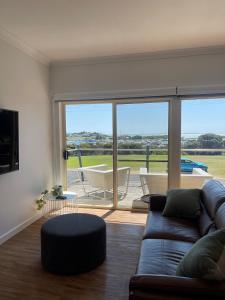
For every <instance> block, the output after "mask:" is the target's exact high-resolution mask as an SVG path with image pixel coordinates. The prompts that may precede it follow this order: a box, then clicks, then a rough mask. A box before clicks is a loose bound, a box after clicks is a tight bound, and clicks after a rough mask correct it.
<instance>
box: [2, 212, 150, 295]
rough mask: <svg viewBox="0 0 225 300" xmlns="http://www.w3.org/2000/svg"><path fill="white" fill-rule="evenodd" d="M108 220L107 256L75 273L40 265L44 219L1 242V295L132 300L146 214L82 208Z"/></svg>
mask: <svg viewBox="0 0 225 300" xmlns="http://www.w3.org/2000/svg"><path fill="white" fill-rule="evenodd" d="M79 212H86V213H93V214H96V215H99V216H102V217H103V218H104V219H105V221H106V222H107V259H106V261H105V262H104V264H102V265H101V266H100V267H98V268H97V269H95V270H94V271H91V272H89V273H85V274H81V275H77V276H57V275H53V274H50V273H47V272H45V271H44V270H43V269H42V267H41V263H40V227H41V224H42V223H43V222H44V221H46V219H44V218H42V219H40V220H39V221H37V222H35V223H34V224H32V225H30V226H29V227H27V228H26V229H25V230H23V231H22V232H20V233H19V234H17V235H16V236H15V237H13V238H12V239H10V240H8V241H7V242H6V243H4V244H3V245H1V246H0V299H1V300H8V299H10V300H11V299H16V300H20V299H30V300H33V299H37V300H71V299H74V300H75V299H76V300H83V299H91V300H95V299H96V300H103V299H105V300H106V299H107V300H111V299H113V300H120V299H128V285H129V278H130V276H131V275H132V274H133V273H134V272H135V268H136V264H137V259H138V254H139V249H140V242H141V238H142V234H143V230H144V224H145V221H146V214H142V213H131V212H128V211H110V210H100V209H79Z"/></svg>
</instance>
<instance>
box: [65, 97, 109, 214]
mask: <svg viewBox="0 0 225 300" xmlns="http://www.w3.org/2000/svg"><path fill="white" fill-rule="evenodd" d="M65 123H66V152H65V156H66V157H65V158H66V159H67V160H66V169H67V170H66V176H67V189H68V190H70V191H73V192H76V193H77V196H78V204H79V205H80V206H87V207H89V206H90V207H93V206H94V207H106V208H111V207H112V206H113V167H112V166H113V159H112V148H113V147H112V145H113V140H112V104H110V103H109V104H69V105H65Z"/></svg>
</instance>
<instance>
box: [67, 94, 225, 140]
mask: <svg viewBox="0 0 225 300" xmlns="http://www.w3.org/2000/svg"><path fill="white" fill-rule="evenodd" d="M117 117H118V118H117V120H118V121H117V128H118V134H119V135H120V134H143V135H147V134H167V130H168V104H167V103H165V102H164V103H139V104H125V105H122V104H121V105H118V108H117ZM66 126H67V133H71V132H80V131H90V132H93V131H96V132H100V133H106V134H111V133H112V105H111V104H78V105H67V106H66ZM208 132H213V133H217V134H220V133H223V134H224V133H225V99H219V100H212V99H211V100H210V99H208V100H185V101H182V133H189V134H194V133H196V134H202V133H208Z"/></svg>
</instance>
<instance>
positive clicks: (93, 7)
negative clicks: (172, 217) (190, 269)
mask: <svg viewBox="0 0 225 300" xmlns="http://www.w3.org/2000/svg"><path fill="white" fill-rule="evenodd" d="M224 11H225V1H224V0H216V1H210V0H204V1H201V0H197V1H178V0H168V1H167V0H164V1H163V0H160V1H156V0H151V1H145V0H141V1H128V0H124V1H101V0H96V1H78V0H72V1H67V0H47V1H34V0H29V1H27V0H21V1H16V0H10V1H9V0H0V66H1V68H0V79H1V80H0V112H1V115H4V114H6V115H7V114H9V113H14V114H16V115H17V117H18V120H17V122H16V123H14V126H16V127H15V128H16V132H17V138H16V139H15V140H14V142H15V141H16V149H17V150H16V151H15V149H14V152H13V151H12V152H13V153H14V157H13V158H12V156H11V158H10V163H9V165H8V167H5V166H6V165H7V164H6V163H5V162H3V161H2V162H1V168H0V171H1V175H0V190H1V210H0V244H1V246H0V258H1V259H0V261H1V268H0V278H1V280H0V299H16V298H17V299H128V297H130V299H168V297H169V296H168V294H171V296H170V298H171V299H181V298H182V297H181V294H182V293H184V292H186V291H187V290H189V291H191V290H193V293H192V294H190V295H187V297H186V298H187V299H192V298H194V297H197V296H198V297H199V299H207V297H209V299H212V298H213V297H214V298H215V297H217V298H218V299H220V298H221V299H223V296H221V295H222V293H224V292H223V291H225V288H224V283H221V282H215V281H209V282H208V281H206V282H205V281H204V279H199V280H200V281H202V282H200V285H198V284H197V282H196V280H193V281H191V280H189V281H188V279H190V278H188V276H187V277H182V276H180V277H178V276H175V274H176V270H175V269H174V268H175V267H174V266H177V264H178V263H179V261H178V260H181V257H180V256H178V257H176V258H175V259H174V258H172V259H171V261H173V259H174V260H175V261H176V263H175V264H174V266H173V267H172V269H169V271H168V270H166V271H165V272H166V273H160V272H162V271H160V270H159V269H157V270H155V271H154V272H155V273H154V272H152V274H153V273H154V274H156V275H157V276H155V277H154V278H153V277H151V280H150V281H148V278H147V279H146V277H148V276H149V273H150V274H151V271H149V270H151V268H153V267H152V266H151V264H150V266H149V269H148V270H147V271H146V270H144V272H146V274H148V276H147V275H146V276H145V277H144V279H143V278H142V279H141V280H143V281H144V282H143V281H139V278H137V277H138V272H139V271H140V260H141V259H143V260H144V258H145V253H143V251H145V250H144V248H143V247H147V249H150V250H149V252H152V253H153V254H154V253H155V252H157V251H158V252H160V251H159V245H158V244H157V245H156V244H154V246H148V245H147V246H145V245H144V244H148V243H150V242H149V241H145V240H146V238H144V242H143V241H142V240H143V236H144V234H146V230H147V231H148V228H149V227H150V228H151V230H150V231H151V232H150V235H148V237H147V240H148V239H149V236H150V240H151V239H152V234H153V239H158V240H163V241H164V238H165V240H166V241H167V242H168V241H171V240H174V239H175V240H176V241H177V240H180V239H181V241H182V242H183V243H188V245H187V244H185V246H184V248H185V247H186V248H185V249H186V250H185V251H186V252H188V251H189V250H190V247H192V244H193V243H195V242H196V241H197V240H199V241H200V240H201V239H200V237H201V236H202V235H205V233H206V232H207V233H208V232H209V231H210V230H209V228H211V226H212V224H213V225H215V228H216V229H221V228H223V227H224V223H223V222H224V221H223V220H224V212H223V199H224V197H225V196H224V191H223V186H224V182H225V161H224V157H225V156H224V153H225V125H224V111H225V96H224V95H225V84H224V82H225V44H224V40H225V30H224V28H225V18H224V14H225V13H224ZM2 120H5V119H2ZM4 122H5V121H1V119H0V124H1V127H2V128H3V127H5V128H7V129H9V128H10V126H11V125H7V126H6V125H5V124H6V123H4ZM7 124H8V123H7ZM15 124H16V125H15ZM3 125H4V126H3ZM3 131H4V130H3V129H1V128H0V134H1V136H0V143H1V147H0V150H1V151H3V150H2V149H3V148H4V147H3V142H5V140H4V134H5V133H4V132H3ZM14 138H15V135H14ZM14 146H15V143H14ZM4 149H5V148H4ZM0 154H1V153H0ZM12 162H14V165H13V163H12ZM190 163H192V164H194V165H192V167H191V170H190V169H188V166H189V165H190ZM182 164H184V165H182ZM7 168H9V169H7ZM9 171H13V172H9ZM208 182H209V184H210V186H208V185H207V184H208ZM210 182H211V183H210ZM215 182H216V183H215ZM214 185H216V186H217V185H219V188H218V189H219V191H218V190H217V188H215V186H214ZM59 186H62V190H63V191H62V190H61V192H62V193H63V192H64V194H65V191H69V193H70V195H72V196H71V197H72V201H71V202H74V203H70V206H68V205H67V207H66V208H65V207H63V206H62V203H64V202H66V201H65V199H61V200H62V201H61V202H60V201H59V202H60V204H59V205H58V204H57V205H58V206H57V205H56V207H57V209H55V210H54V213H53V215H52V214H51V209H52V208H51V207H50V205H49V203H53V202H54V205H55V204H56V201H55V200H56V199H55V198H54V195H52V192H51V190H52V188H58V187H59ZM203 186H204V187H203ZM202 187H203V188H202ZM178 188H181V189H186V190H190V189H191V190H193V189H195V190H196V189H197V190H201V191H202V192H201V193H203V194H204V197H203V196H202V194H201V197H203V198H204V201H205V202H204V205H203V204H202V202H201V216H203V217H205V216H206V215H207V216H208V219H207V220H208V221H206V223H207V224H208V225H209V226H208V225H207V226H206V227H207V228H205V227H204V226H203V225H201V226H203V227H204V230H203V229H198V234H197V233H196V232H197V231H196V226H197V225H196V220H195V221H193V222H191V221H190V220H188V221H186V220H185V222H184V223H185V224H186V225H183V226H184V227H185V226H186V227H185V228H186V229H187V227H188V229H187V230H188V233H187V231H185V230H184V231H182V230H181V227H180V226H181V225H180V223H179V224H178V223H176V224H175V223H174V224H175V225H174V226H175V227H176V228H177V231H179V230H180V231H181V235H183V237H184V236H186V237H187V236H188V237H187V239H186V240H184V238H183V237H180V236H179V238H178V237H177V236H176V238H174V236H173V237H171V235H170V234H169V238H168V232H167V233H165V232H164V229H163V230H162V228H160V234H159V235H157V234H158V233H156V230H155V227H154V226H157V224H158V226H159V227H160V226H161V225H162V223H161V222H163V221H162V219H161V218H162V216H161V212H160V211H162V210H163V209H164V206H163V203H164V202H163V201H165V195H166V194H167V190H168V189H178ZM45 190H48V191H49V192H48V193H47V194H48V195H47V194H46V195H45V194H42V193H44V191H45ZM211 190H213V192H212V193H213V195H212V196H211ZM217 192H218V194H219V196H218V197H217ZM149 194H162V196H161V198H160V197H159V198H157V200H155V199H156V198H154V197H149V196H148V195H149ZM65 195H66V194H65ZM65 195H64V196H65ZM209 195H210V196H209ZM42 196H43V197H42ZM47 196H48V197H49V198H47ZM59 196H60V195H59ZM61 196H62V195H61ZM65 197H69V196H68V195H67V196H65ZM199 197H200V196H199ZM184 198H185V197H184ZM195 198H196V197H195ZM203 198H202V199H203ZM209 198H210V199H209ZM214 198H216V199H217V200H215V201H218V202H216V203H214V202H213V201H214V200H213V199H214ZM37 200H38V201H39V202H37ZM58 200H60V198H59V199H58ZM63 201H64V202H63ZM157 201H158V205H159V206H157V204H155V202H157ZM201 201H203V200H201ZM211 201H212V204H210V203H211ZM57 203H58V202H57ZM164 205H165V203H164ZM202 205H203V206H204V209H203V208H202V207H203V206H202ZM149 206H150V209H151V210H152V211H151V212H150V214H149V212H148V210H149ZM183 206H184V205H183ZM154 209H155V212H154ZM203 210H204V214H203ZM205 210H206V211H207V214H205ZM68 212H69V213H73V214H76V215H77V214H78V215H79V214H88V215H96V216H98V217H100V218H101V220H104V222H105V223H104V224H106V228H105V227H104V228H105V229H104V230H106V241H105V242H106V245H105V247H106V248H104V249H105V251H106V253H102V256H103V257H104V261H103V262H101V264H100V263H99V264H100V265H99V266H98V267H96V268H95V269H93V270H91V271H89V272H84V273H83V272H81V274H75V273H76V271H75V273H74V274H72V275H68V276H66V275H63V276H62V275H59V274H55V273H54V272H49V271H48V270H46V268H45V267H44V268H43V266H42V263H43V262H42V261H41V255H43V253H45V251H46V249H48V247H47V248H46V246H43V247H44V250H43V249H42V248H41V240H40V236H41V235H40V230H41V228H42V226H44V224H45V223H46V222H48V220H49V221H51V220H54V217H55V214H56V215H57V214H58V215H59V217H63V216H64V215H65V216H66V215H67V214H68ZM159 212H160V213H159ZM159 214H160V216H159ZM148 215H149V217H148ZM151 216H152V218H151ZM203 217H202V218H203ZM198 218H199V216H198ZM206 218H207V217H206ZM147 219H148V221H147ZM165 219H166V218H165ZM200 219H201V218H199V220H200ZM163 220H164V219H163ZM146 221H147V223H146ZM96 222H97V221H96ZM165 222H166V223H165V224H164V226H165V227H166V228H172V229H171V230H172V231H174V232H176V228H174V227H173V226H172V225H171V224H170V223H169V221H165ZM199 222H201V221H199ZM202 222H203V223H204V221H202ZM102 224H103V223H102ZM204 224H205V223H204ZM57 226H58V225H57ZM57 226H56V227H57ZM59 226H60V225H59ZM99 226H100V225H99ZM102 226H103V225H102ZM199 226H200V225H199ZM201 226H200V227H201ZM56 227H55V228H56ZM68 227H70V226H68ZM200 227H199V228H200ZM203 227H202V228H203ZM84 228H85V226H84ZM190 228H192V229H190ZM102 230H103V228H102ZM154 230H155V231H154ZM157 230H158V229H157ZM191 230H192V231H191ZM201 230H202V231H201ZM221 230H222V229H221ZM144 231H145V233H144ZM153 231H154V232H153ZM162 231H163V234H162ZM157 232H158V231H157ZM200 232H201V233H200ZM202 232H204V234H203V233H202ZM222 232H223V231H222ZM89 233H90V232H89ZM43 234H44V236H45V234H46V231H44V233H43ZM99 234H100V233H99ZM190 235H191V236H192V238H190ZM193 235H194V237H193ZM165 236H166V237H165ZM76 238H78V237H77V236H76ZM102 238H103V237H102ZM57 242H58V241H57ZM158 242H159V241H158ZM167 242H165V243H167ZM64 243H65V241H64ZM64 243H59V245H58V246H57V247H58V249H59V252H60V257H59V260H60V259H62V260H64V259H65V257H63V253H64V252H63V249H61V248H60V247H61V245H65V244H66V243H65V244H64ZM78 244H79V245H80V244H82V242H80V243H77V244H76V243H75V245H78ZM96 244H97V242H96ZM142 246H143V247H142ZM148 247H150V248H148ZM166 247H167V248H168V249H169V247H170V246H169V245H167V246H166ZM174 247H175V246H174ZM179 247H180V246H179ZM87 248H88V247H87ZM100 248H101V250H102V249H103V247H102V246H101V247H100ZM181 248H182V247H181ZM60 249H61V250H60ZM67 249H69V247H68V248H67ZM90 249H91V247H90ZM97 250H98V249H97ZM97 250H96V251H97ZM74 251H75V250H74ZM77 251H78V250H77ZM182 251H183V250H182ZM90 252H91V251H90ZM147 252H148V251H147ZM73 253H74V255H72V257H71V260H70V262H71V266H73V264H72V261H73V259H77V260H79V255H82V254H83V255H84V253H82V251H80V252H79V253H76V251H75V252H73ZM182 253H183V252H182ZM92 255H93V253H92ZM160 255H162V253H161V254H160ZM182 255H183V256H184V253H183V254H182ZM89 256H90V257H91V253H90V255H89V254H88V257H89ZM97 256H98V255H97V254H96V255H95V256H94V257H97ZM165 256H166V255H165ZM146 259H147V262H145V263H146V265H149V263H148V258H146ZM59 260H58V261H59ZM80 260H81V259H80ZM85 261H86V260H85ZM87 261H88V260H87ZM155 261H156V262H157V258H156V257H155ZM171 261H169V262H170V263H171ZM169 262H168V264H169ZM47 264H48V262H47ZM138 264H139V265H138ZM165 264H166V263H165ZM171 264H172V263H171ZM137 266H139V267H138V268H139V269H138V268H137ZM138 270H139V271H138ZM77 273H79V272H77ZM171 273H172V274H173V276H169V275H171ZM135 274H136V275H137V277H135ZM159 274H162V275H165V274H166V275H168V276H167V277H166V276H165V277H164V278H159V277H160V275H159ZM168 277H169V278H168ZM184 278H185V279H186V280H185V283H184V281H182V280H181V279H184ZM133 279H134V280H133ZM135 279H137V282H136V281H135ZM172 279H174V281H173V282H172ZM191 279H193V278H191ZM157 280H159V282H158V281H157ZM160 280H161V281H160ZM166 280H171V281H170V282H169V283H170V284H171V289H170V288H169V287H168V286H167V288H166V287H165V286H166ZM134 281H135V282H134ZM169 283H168V284H169ZM132 284H133V285H132ZM139 284H140V286H139ZM142 284H144V288H143V286H142ZM129 285H130V290H129ZM176 285H178V286H180V289H179V288H177V289H176V288H175V287H176ZM153 287H154V288H155V290H154V288H153ZM142 288H143V290H144V291H146V290H147V292H146V293H145V292H143V290H142ZM157 288H158V290H157ZM152 289H153V290H152ZM203 289H205V291H207V295H206V292H204V293H203V292H202V290H203ZM162 290H164V294H163V292H162V294H163V295H161V294H160V292H159V291H162ZM190 293H191V292H190ZM132 297H133V298H132ZM163 297H164V298H163ZM166 297H167V298H166ZM184 299H185V298H184Z"/></svg>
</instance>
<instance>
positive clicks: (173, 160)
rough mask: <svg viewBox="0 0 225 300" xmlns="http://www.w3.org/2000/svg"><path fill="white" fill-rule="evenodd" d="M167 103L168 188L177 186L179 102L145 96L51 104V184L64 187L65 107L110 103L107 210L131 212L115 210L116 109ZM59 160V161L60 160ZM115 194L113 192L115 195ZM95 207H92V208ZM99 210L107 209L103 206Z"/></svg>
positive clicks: (179, 142)
mask: <svg viewBox="0 0 225 300" xmlns="http://www.w3.org/2000/svg"><path fill="white" fill-rule="evenodd" d="M155 102H167V103H168V188H176V187H177V188H178V187H179V186H180V151H181V139H180V137H181V100H180V98H179V97H176V96H171V97H169V96H168V97H144V98H138V97H135V98H130V99H129V98H128V99H127V98H126V99H124V98H123V99H104V100H80V101H79V100H76V101H68V100H65V101H63V100H62V101H57V102H55V103H54V104H53V110H54V111H53V113H54V116H55V120H56V121H55V122H54V124H53V126H54V137H53V140H54V143H53V144H54V148H55V147H56V148H55V149H56V150H55V151H54V169H55V170H54V174H55V176H54V181H55V183H56V184H59V183H62V182H63V185H64V187H66V186H67V176H66V160H64V159H63V155H62V153H63V151H64V150H65V149H66V112H65V107H66V105H73V104H74V105H76V104H101V103H104V104H107V103H108V104H111V105H112V133H113V134H112V136H113V149H112V152H113V207H112V208H110V209H120V210H130V209H128V208H127V209H125V208H119V207H118V195H117V189H118V187H117V173H116V171H117V106H118V105H121V104H139V103H140V104H141V103H155ZM59 158H60V159H59ZM115 191H116V192H115ZM93 208H95V206H93ZM98 208H104V209H105V208H106V207H104V206H102V207H99V206H98Z"/></svg>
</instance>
